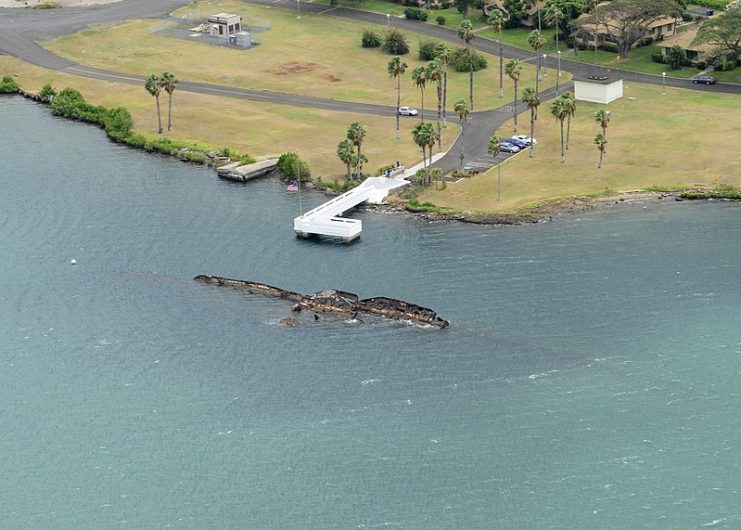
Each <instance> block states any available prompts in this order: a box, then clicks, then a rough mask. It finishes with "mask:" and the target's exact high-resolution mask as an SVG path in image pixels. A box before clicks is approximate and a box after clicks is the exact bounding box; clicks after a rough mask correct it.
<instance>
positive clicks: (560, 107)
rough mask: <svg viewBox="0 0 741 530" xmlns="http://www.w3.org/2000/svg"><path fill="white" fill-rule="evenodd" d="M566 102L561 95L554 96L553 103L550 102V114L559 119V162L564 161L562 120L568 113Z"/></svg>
mask: <svg viewBox="0 0 741 530" xmlns="http://www.w3.org/2000/svg"><path fill="white" fill-rule="evenodd" d="M567 105H568V104H567V103H566V99H565V98H563V97H560V98H556V99H554V100H553V103H551V114H553V116H554V117H555V118H556V119H557V120H558V121H559V123H560V124H561V163H562V164H563V163H564V162H565V159H564V154H563V122H564V120H565V119H566V116H567V114H568V110H567V108H566V107H567Z"/></svg>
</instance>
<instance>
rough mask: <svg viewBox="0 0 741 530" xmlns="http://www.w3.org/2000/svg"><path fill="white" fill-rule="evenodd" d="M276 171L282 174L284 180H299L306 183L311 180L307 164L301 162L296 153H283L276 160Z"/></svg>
mask: <svg viewBox="0 0 741 530" xmlns="http://www.w3.org/2000/svg"><path fill="white" fill-rule="evenodd" d="M277 168H278V171H280V172H281V173H283V176H284V177H285V180H295V179H300V180H301V181H308V180H310V178H311V171H310V170H309V164H307V163H306V162H305V161H304V160H301V159H300V158H299V156H298V154H296V153H283V154H282V155H280V158H279V159H278V166H277Z"/></svg>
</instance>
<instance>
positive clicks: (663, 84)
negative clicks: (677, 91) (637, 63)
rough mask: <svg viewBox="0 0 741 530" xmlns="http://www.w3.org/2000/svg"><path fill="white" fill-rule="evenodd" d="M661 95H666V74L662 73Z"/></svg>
mask: <svg viewBox="0 0 741 530" xmlns="http://www.w3.org/2000/svg"><path fill="white" fill-rule="evenodd" d="M661 95H662V96H665V95H666V72H661Z"/></svg>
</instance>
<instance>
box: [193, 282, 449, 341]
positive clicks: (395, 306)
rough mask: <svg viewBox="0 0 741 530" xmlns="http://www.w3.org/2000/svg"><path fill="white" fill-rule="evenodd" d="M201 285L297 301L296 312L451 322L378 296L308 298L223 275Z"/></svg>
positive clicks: (440, 323)
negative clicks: (306, 311)
mask: <svg viewBox="0 0 741 530" xmlns="http://www.w3.org/2000/svg"><path fill="white" fill-rule="evenodd" d="M194 279H195V280H196V281H198V282H202V283H208V284H214V285H223V286H227V287H234V288H236V289H241V290H244V291H249V292H251V293H257V294H262V295H265V296H272V297H274V298H283V299H286V300H290V301H292V302H294V304H293V310H294V311H301V310H303V309H306V310H308V311H316V312H322V313H347V314H350V315H355V314H357V313H373V314H376V315H381V316H383V317H386V318H391V319H394V320H408V321H411V322H416V323H419V324H427V325H430V326H435V327H438V328H441V329H442V328H446V327H448V325H449V322H448V321H447V320H443V319H442V318H440V317H439V316H437V313H435V312H434V311H433V310H432V309H428V308H427V307H422V306H419V305H416V304H411V303H409V302H405V301H404V300H396V299H394V298H386V297H383V296H378V297H374V298H366V299H365V300H360V299H359V297H358V295H356V294H354V293H348V292H345V291H336V290H333V289H330V290H326V291H319V292H318V293H316V294H311V295H304V294H301V293H295V292H293V291H287V290H285V289H280V288H279V287H273V286H272V285H267V284H264V283H258V282H250V281H247V280H233V279H231V278H223V277H221V276H208V275H204V274H201V275H199V276H196V277H195V278H194Z"/></svg>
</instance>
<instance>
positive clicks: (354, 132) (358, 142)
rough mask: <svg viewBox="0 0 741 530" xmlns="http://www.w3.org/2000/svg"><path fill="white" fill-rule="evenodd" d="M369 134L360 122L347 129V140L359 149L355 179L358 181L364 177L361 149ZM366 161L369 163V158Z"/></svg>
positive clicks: (356, 158)
mask: <svg viewBox="0 0 741 530" xmlns="http://www.w3.org/2000/svg"><path fill="white" fill-rule="evenodd" d="M367 134H368V130H367V129H366V128H365V125H363V124H362V123H360V122H359V121H355V122H352V123H351V124H350V126H349V127H348V128H347V139H348V140H350V142H351V143H352V144H353V145H354V146H355V147H356V148H357V153H356V157H355V178H357V179H358V180H360V179H361V177H362V174H361V168H362V163H363V155H362V154H361V152H360V148H361V146H362V145H363V142H364V141H365V137H366V135H367ZM365 161H366V162H367V158H366V159H365Z"/></svg>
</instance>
